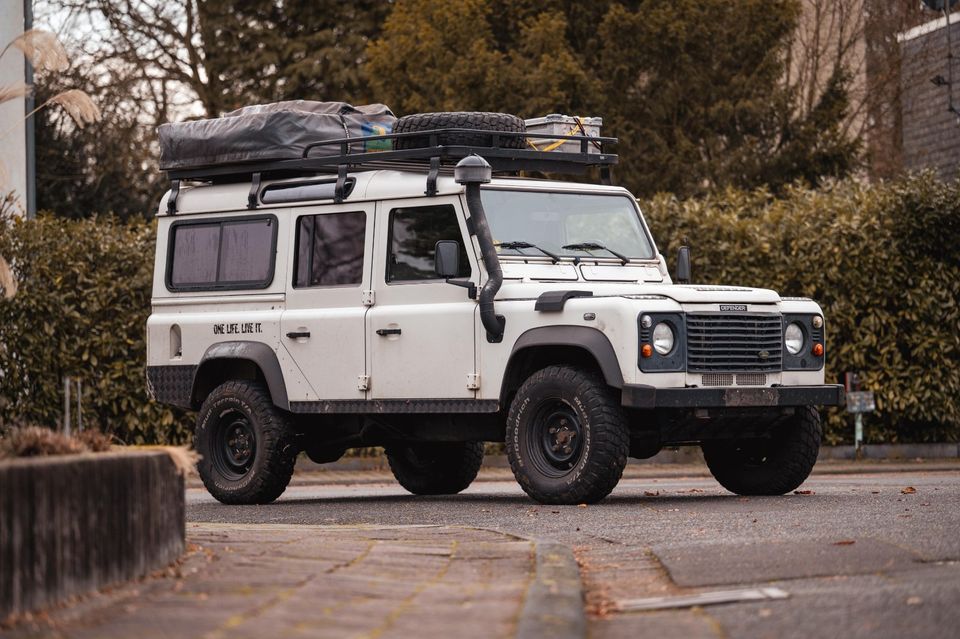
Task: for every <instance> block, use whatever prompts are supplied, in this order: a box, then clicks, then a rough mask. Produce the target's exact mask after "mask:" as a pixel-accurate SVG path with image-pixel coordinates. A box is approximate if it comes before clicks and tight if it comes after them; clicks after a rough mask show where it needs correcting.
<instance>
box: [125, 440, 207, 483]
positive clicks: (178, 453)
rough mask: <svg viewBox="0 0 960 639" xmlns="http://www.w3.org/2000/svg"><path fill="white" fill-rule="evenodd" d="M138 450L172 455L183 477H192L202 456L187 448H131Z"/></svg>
mask: <svg viewBox="0 0 960 639" xmlns="http://www.w3.org/2000/svg"><path fill="white" fill-rule="evenodd" d="M130 448H131V449H136V450H160V451H163V452H165V453H166V454H168V455H170V460H171V461H172V462H173V465H174V466H176V467H177V472H178V473H180V474H181V475H182V476H184V477H186V476H187V475H192V474H193V473H194V472H196V470H197V462H198V461H200V455H199V453H197V451H195V450H192V449H190V448H187V447H186V446H131V447H130Z"/></svg>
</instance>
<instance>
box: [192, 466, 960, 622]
mask: <svg viewBox="0 0 960 639" xmlns="http://www.w3.org/2000/svg"><path fill="white" fill-rule="evenodd" d="M691 474H694V475H696V474H697V472H696V469H692V472H691ZM671 475H673V476H671V477H660V478H656V477H651V476H644V477H633V478H628V479H625V480H624V481H623V482H621V484H620V486H619V487H618V488H617V490H616V491H615V492H614V493H613V495H611V497H609V498H608V499H607V500H606V501H604V502H603V503H602V504H599V505H593V506H588V507H578V506H565V507H558V506H542V505H538V504H535V503H533V502H531V501H530V500H529V499H527V497H526V496H525V495H524V494H523V493H522V492H521V491H520V489H519V488H518V487H517V486H516V484H514V483H513V482H512V481H506V480H505V479H504V475H503V474H502V473H497V472H494V473H492V474H490V475H488V476H487V478H488V479H492V480H487V481H478V482H476V483H474V485H473V486H471V487H470V488H469V489H468V490H467V491H465V492H464V493H463V494H461V495H458V496H455V497H442V498H439V497H414V496H411V495H409V494H407V493H406V492H405V491H404V490H403V489H402V488H400V487H399V486H398V485H396V484H394V483H393V482H392V481H388V480H387V477H384V476H383V475H376V474H371V473H366V474H363V481H362V483H356V484H352V485H350V484H337V483H326V482H315V483H312V484H311V483H309V482H308V483H307V484H300V485H294V486H291V487H290V488H289V489H288V490H287V492H286V493H285V494H284V496H283V497H282V498H281V499H280V500H279V501H278V502H276V503H274V504H271V505H268V506H258V507H249V506H248V507H227V506H223V505H220V504H218V503H216V502H214V501H213V499H212V498H210V497H209V495H207V494H206V493H205V492H204V491H203V490H202V489H198V488H191V489H189V490H188V493H187V499H188V510H187V516H188V519H189V520H190V521H194V522H201V521H202V522H222V523H273V524H320V525H329V524H338V525H355V524H376V525H411V524H441V525H453V526H464V527H470V528H481V529H488V530H494V531H499V532H504V533H509V534H513V535H519V536H524V537H537V538H547V539H552V540H555V541H559V542H561V543H564V544H568V545H570V546H571V547H572V548H573V549H574V550H575V552H576V553H577V557H578V560H579V561H580V564H581V575H582V578H583V581H584V585H585V587H586V591H587V606H588V608H587V610H588V612H589V614H590V635H591V637H645V636H650V637H658V636H689V637H811V636H815V637H841V636H842V637H844V638H845V639H852V638H855V637H870V638H871V639H875V638H877V637H908V636H909V637H943V636H951V635H953V636H955V635H954V633H956V631H957V628H960V471H958V470H953V471H939V472H931V471H926V470H923V469H922V467H918V468H917V470H912V471H909V472H896V473H893V472H879V473H871V474H866V473H864V474H844V475H834V474H816V473H815V475H814V476H813V477H812V478H811V479H810V480H809V481H808V482H807V483H806V484H805V485H804V486H802V487H801V494H795V495H789V496H785V497H777V498H756V497H751V498H744V497H737V496H734V495H731V494H729V493H727V492H726V491H724V490H723V489H721V488H720V487H719V486H718V485H717V484H715V483H714V482H713V481H712V480H711V479H707V478H704V477H700V476H694V477H679V476H676V475H678V473H677V472H676V471H674V472H672V473H671ZM381 479H383V481H380V480H381ZM760 586H762V587H776V588H779V589H781V590H782V591H784V592H786V593H787V594H788V595H789V597H788V598H787V599H778V600H766V601H758V602H748V603H731V604H725V605H715V606H709V607H693V608H679V609H671V610H655V611H647V612H630V611H626V610H624V608H627V607H629V603H630V602H631V601H633V600H636V599H640V598H649V597H654V596H665V597H668V598H669V597H677V596H681V595H686V594H696V593H713V592H716V591H728V590H731V589H742V588H748V587H760ZM671 601H675V600H671Z"/></svg>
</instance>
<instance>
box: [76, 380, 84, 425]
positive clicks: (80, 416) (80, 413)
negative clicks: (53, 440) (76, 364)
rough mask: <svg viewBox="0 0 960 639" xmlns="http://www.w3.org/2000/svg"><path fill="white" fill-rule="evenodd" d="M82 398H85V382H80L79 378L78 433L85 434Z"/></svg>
mask: <svg viewBox="0 0 960 639" xmlns="http://www.w3.org/2000/svg"><path fill="white" fill-rule="evenodd" d="M81 397H83V382H82V381H80V378H79V377H78V378H77V432H79V433H82V432H83V404H81V403H80V402H81Z"/></svg>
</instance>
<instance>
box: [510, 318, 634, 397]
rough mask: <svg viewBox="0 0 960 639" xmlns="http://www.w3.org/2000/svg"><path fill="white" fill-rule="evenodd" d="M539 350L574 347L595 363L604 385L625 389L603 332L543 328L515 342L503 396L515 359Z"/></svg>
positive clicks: (618, 365)
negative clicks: (539, 348)
mask: <svg viewBox="0 0 960 639" xmlns="http://www.w3.org/2000/svg"><path fill="white" fill-rule="evenodd" d="M539 346H573V347H576V348H580V349H582V350H585V351H587V352H588V353H589V354H590V355H591V356H592V357H593V359H594V360H596V362H597V365H598V366H599V367H600V372H601V373H603V379H604V381H606V382H607V384H608V385H609V386H612V387H613V388H623V373H622V372H621V370H620V361H619V360H618V359H617V353H616V351H614V350H613V345H612V344H611V343H610V340H609V339H607V336H606V335H604V334H603V332H602V331H600V330H599V329H596V328H591V327H589V326H541V327H539V328H531V329H530V330H528V331H525V332H524V333H523V334H522V335H520V337H519V338H517V341H516V342H514V344H513V350H512V351H511V352H510V359H509V360H508V361H507V367H506V369H505V370H504V373H505V374H504V378H503V381H502V382H501V389H500V392H501V396H502V394H503V391H504V387H503V384H506V382H507V375H506V373H507V372H508V371H510V369H511V366H512V365H513V363H514V360H515V358H516V356H517V355H518V354H519V353H520V352H522V351H525V350H528V349H530V348H536V347H539Z"/></svg>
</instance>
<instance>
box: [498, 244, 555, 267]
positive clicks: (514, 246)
mask: <svg viewBox="0 0 960 639" xmlns="http://www.w3.org/2000/svg"><path fill="white" fill-rule="evenodd" d="M496 245H497V246H498V247H500V248H503V249H508V250H511V251H517V250H519V249H529V248H532V249H537V250H538V251H540V252H541V253H543V254H544V255H546V256H547V257H549V258H550V259H551V260H553V263H554V264H556V263H557V262H559V261H560V256H559V255H556V254H554V253H551V252H550V251H548V250H546V249H542V248H540V247H539V246H537V245H536V244H531V243H530V242H523V241H520V242H496Z"/></svg>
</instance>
